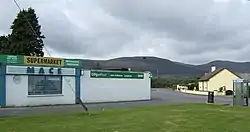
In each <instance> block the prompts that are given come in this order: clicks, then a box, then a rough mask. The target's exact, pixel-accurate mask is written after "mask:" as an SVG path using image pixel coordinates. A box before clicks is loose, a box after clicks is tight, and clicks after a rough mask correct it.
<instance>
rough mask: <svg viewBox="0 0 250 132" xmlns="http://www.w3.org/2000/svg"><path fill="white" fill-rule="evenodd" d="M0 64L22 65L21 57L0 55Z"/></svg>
mask: <svg viewBox="0 0 250 132" xmlns="http://www.w3.org/2000/svg"><path fill="white" fill-rule="evenodd" d="M0 62H2V63H7V64H23V57H22V56H18V55H1V56H0Z"/></svg>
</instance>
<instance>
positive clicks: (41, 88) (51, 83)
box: [28, 76, 62, 95]
mask: <svg viewBox="0 0 250 132" xmlns="http://www.w3.org/2000/svg"><path fill="white" fill-rule="evenodd" d="M28 79H29V84H28V85H29V86H28V87H29V89H28V95H46V94H62V76H29V77H28Z"/></svg>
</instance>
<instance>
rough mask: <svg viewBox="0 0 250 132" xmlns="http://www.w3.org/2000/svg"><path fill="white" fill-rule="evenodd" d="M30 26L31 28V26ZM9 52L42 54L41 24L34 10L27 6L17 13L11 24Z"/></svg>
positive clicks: (42, 37) (32, 54) (14, 53)
mask: <svg viewBox="0 0 250 132" xmlns="http://www.w3.org/2000/svg"><path fill="white" fill-rule="evenodd" d="M31 27H32V28H31ZM11 29H12V32H11V34H10V38H9V41H10V44H9V45H8V47H7V48H8V49H10V51H9V53H10V54H13V55H29V56H30V55H31V56H43V55H44V53H43V46H44V44H43V39H44V38H45V37H44V36H43V35H42V33H41V26H40V25H39V23H38V17H37V16H36V13H35V10H34V9H32V8H28V10H22V11H20V12H19V13H18V15H17V17H16V19H15V20H14V21H13V23H12V25H11Z"/></svg>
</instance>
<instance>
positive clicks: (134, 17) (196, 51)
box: [100, 0, 250, 63]
mask: <svg viewBox="0 0 250 132" xmlns="http://www.w3.org/2000/svg"><path fill="white" fill-rule="evenodd" d="M111 1H112V2H111ZM180 3H181V4H180ZM100 5H101V6H102V7H103V8H105V9H106V10H108V11H109V13H110V14H111V15H113V16H115V17H117V18H120V19H128V20H130V21H132V22H134V23H135V24H137V25H141V26H143V27H145V28H148V29H149V31H150V30H153V31H154V32H155V33H160V32H165V33H166V34H167V35H166V37H168V38H173V39H175V40H176V41H178V43H175V47H173V50H175V51H176V52H177V54H179V57H177V58H178V59H179V58H183V59H181V60H187V59H186V58H188V59H189V60H190V61H189V62H191V63H197V62H201V61H204V60H211V59H218V58H226V59H229V58H230V59H234V58H240V57H232V56H228V55H227V56H224V55H223V54H224V53H223V52H226V53H227V52H228V51H229V52H232V51H240V50H242V49H244V48H245V47H246V45H249V41H250V37H249V33H248V31H250V27H249V24H247V23H250V19H249V18H250V15H248V14H249V13H248V12H249V11H250V6H249V4H243V3H242V2H241V1H239V0H238V1H237V0H231V1H228V2H224V3H216V2H214V1H212V0H189V1H185V2H183V1H180V0H175V1H172V0H168V1H166V0H159V1H157V2H155V1H154V2H152V1H150V0H137V1H132V0H127V1H123V2H120V1H119V2H118V1H115V0H110V1H109V2H107V1H102V2H101V4H100ZM166 45H169V44H167V42H166ZM166 48H167V47H166ZM221 51H223V52H221ZM203 55H204V56H203ZM240 55H241V54H240V53H238V54H236V55H235V56H240ZM184 56H185V57H184ZM190 57H191V58H190ZM202 58H203V60H201V59H202ZM209 58H210V59H209ZM240 59H242V58H240Z"/></svg>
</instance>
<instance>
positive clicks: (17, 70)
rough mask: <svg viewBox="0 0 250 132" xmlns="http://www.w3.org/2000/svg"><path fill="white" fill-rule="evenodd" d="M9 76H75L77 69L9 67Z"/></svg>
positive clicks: (7, 68) (7, 70) (7, 69)
mask: <svg viewBox="0 0 250 132" xmlns="http://www.w3.org/2000/svg"><path fill="white" fill-rule="evenodd" d="M6 73H7V74H15V75H17V74H22V75H24V74H34V75H75V68H60V67H32V66H7V67H6Z"/></svg>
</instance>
